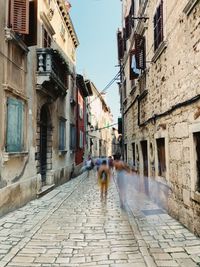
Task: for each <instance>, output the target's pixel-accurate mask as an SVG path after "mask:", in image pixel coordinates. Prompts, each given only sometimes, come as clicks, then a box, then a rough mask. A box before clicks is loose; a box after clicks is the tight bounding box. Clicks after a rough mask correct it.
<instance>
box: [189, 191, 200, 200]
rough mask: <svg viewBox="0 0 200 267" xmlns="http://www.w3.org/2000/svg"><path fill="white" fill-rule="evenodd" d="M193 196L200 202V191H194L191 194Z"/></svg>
mask: <svg viewBox="0 0 200 267" xmlns="http://www.w3.org/2000/svg"><path fill="white" fill-rule="evenodd" d="M191 198H192V199H193V200H194V201H195V202H198V203H200V192H198V191H196V192H192V194H191Z"/></svg>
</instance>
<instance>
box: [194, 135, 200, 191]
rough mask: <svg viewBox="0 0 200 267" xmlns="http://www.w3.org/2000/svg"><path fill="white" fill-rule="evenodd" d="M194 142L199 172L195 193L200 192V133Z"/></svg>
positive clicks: (195, 136)
mask: <svg viewBox="0 0 200 267" xmlns="http://www.w3.org/2000/svg"><path fill="white" fill-rule="evenodd" d="M194 141H195V148H196V172H197V182H196V185H195V191H198V192H200V132H197V133H194Z"/></svg>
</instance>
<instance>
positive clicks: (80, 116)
mask: <svg viewBox="0 0 200 267" xmlns="http://www.w3.org/2000/svg"><path fill="white" fill-rule="evenodd" d="M78 108H79V118H80V119H83V107H82V106H81V105H80V104H78Z"/></svg>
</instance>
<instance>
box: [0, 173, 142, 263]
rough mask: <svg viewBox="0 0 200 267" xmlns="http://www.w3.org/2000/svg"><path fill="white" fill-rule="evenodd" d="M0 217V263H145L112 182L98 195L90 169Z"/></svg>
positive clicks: (96, 185) (95, 182) (98, 191)
mask: <svg viewBox="0 0 200 267" xmlns="http://www.w3.org/2000/svg"><path fill="white" fill-rule="evenodd" d="M14 218H15V220H16V221H17V223H16V224H15V222H14V221H15V220H14ZM19 222H20V223H19ZM0 223H2V224H1V225H2V229H0V240H1V241H0V245H2V246H0V247H2V255H3V258H2V259H1V261H0V267H4V266H12V267H14V266H15V267H16V266H29V267H32V266H33V267H34V266H35V267H47V266H48V267H53V266H55V267H56V266H59V267H61V266H65V267H68V266H69V267H70V266H71V267H73V266H93V267H95V266H101V267H102V266H108V267H111V266H125V267H126V266H136V267H137V266H140V267H143V266H146V264H145V261H144V258H143V255H142V254H141V252H140V250H139V246H138V244H137V242H136V239H135V236H134V233H133V231H132V227H131V225H130V223H129V219H128V216H127V214H126V212H124V211H123V210H121V209H120V205H119V197H118V193H117V190H116V187H115V184H114V183H113V182H112V183H111V186H110V188H109V193H108V197H107V199H104V200H103V201H101V199H100V189H99V187H98V184H97V181H96V175H95V174H93V175H90V178H88V177H79V178H76V179H73V180H72V181H70V182H68V183H66V184H65V185H63V186H60V187H59V188H55V189H54V191H51V192H50V193H49V194H47V195H45V196H44V197H42V198H41V199H38V200H35V201H32V202H30V203H29V204H27V205H26V206H25V207H23V208H21V209H19V210H17V211H15V212H13V213H12V214H8V215H6V216H4V217H3V218H1V219H0ZM4 226H6V227H4ZM13 229H15V230H16V232H15V233H13V231H12V230H13ZM1 232H2V235H1ZM16 236H17V240H15V243H14V242H12V241H11V240H13V238H16ZM1 237H3V239H1ZM4 237H6V238H4Z"/></svg>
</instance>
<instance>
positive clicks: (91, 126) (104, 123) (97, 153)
mask: <svg viewBox="0 0 200 267" xmlns="http://www.w3.org/2000/svg"><path fill="white" fill-rule="evenodd" d="M86 84H87V87H88V89H89V91H91V92H92V96H89V97H88V98H87V106H88V112H89V113H88V116H87V123H88V126H87V133H86V139H87V144H88V152H87V153H88V154H90V155H92V157H95V158H96V157H108V156H111V155H112V128H111V125H112V122H113V120H112V114H111V111H110V108H109V107H108V105H107V104H106V101H105V98H104V95H102V94H101V93H100V92H99V91H98V90H97V88H96V86H95V85H94V83H93V82H91V81H90V80H86Z"/></svg>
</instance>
